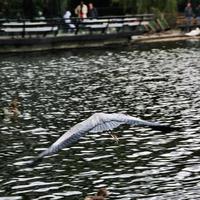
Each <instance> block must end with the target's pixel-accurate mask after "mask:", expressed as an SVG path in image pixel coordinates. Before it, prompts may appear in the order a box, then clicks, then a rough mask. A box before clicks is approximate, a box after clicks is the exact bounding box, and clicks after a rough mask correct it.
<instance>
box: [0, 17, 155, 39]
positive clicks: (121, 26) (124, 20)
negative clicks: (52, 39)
mask: <svg viewBox="0 0 200 200" xmlns="http://www.w3.org/2000/svg"><path fill="white" fill-rule="evenodd" d="M152 20H154V15H153V14H143V15H127V16H105V17H98V18H95V19H94V18H86V19H84V20H81V19H80V18H70V19H63V18H52V19H35V20H28V19H20V20H14V19H1V20H0V36H12V37H15V36H20V37H25V36H27V35H28V36H33V35H37V36H46V35H47V34H53V35H54V36H57V35H59V34H66V35H67V34H70V35H77V34H94V33H99V32H100V33H101V34H109V33H116V34H117V33H119V32H128V31H129V32H131V31H135V30H136V29H137V28H138V27H141V26H145V25H147V24H148V23H149V22H150V21H152Z"/></svg>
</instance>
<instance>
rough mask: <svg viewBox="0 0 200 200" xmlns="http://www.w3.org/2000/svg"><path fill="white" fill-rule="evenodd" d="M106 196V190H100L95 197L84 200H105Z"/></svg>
mask: <svg viewBox="0 0 200 200" xmlns="http://www.w3.org/2000/svg"><path fill="white" fill-rule="evenodd" d="M108 195H109V194H108V191H107V189H106V188H100V189H99V190H98V192H97V194H96V195H95V196H87V197H85V199H84V200H105V199H106V198H107V197H108Z"/></svg>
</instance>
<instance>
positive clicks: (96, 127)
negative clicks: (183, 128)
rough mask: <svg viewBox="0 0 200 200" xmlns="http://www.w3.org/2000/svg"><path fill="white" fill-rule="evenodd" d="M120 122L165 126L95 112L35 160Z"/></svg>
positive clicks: (156, 126) (111, 128) (125, 116)
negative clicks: (86, 135)
mask: <svg viewBox="0 0 200 200" xmlns="http://www.w3.org/2000/svg"><path fill="white" fill-rule="evenodd" d="M121 124H129V125H139V126H150V127H155V128H161V129H162V128H166V127H167V126H165V125H161V124H159V123H154V122H148V121H145V120H141V119H138V118H135V117H132V116H129V115H125V114H117V113H113V114H105V113H96V114H93V115H92V116H91V117H89V118H88V119H86V120H85V121H83V122H81V123H78V124H76V125H75V126H73V127H72V128H71V129H70V130H69V131H67V132H66V133H65V134H63V135H62V136H61V137H60V138H59V139H58V140H57V141H56V142H54V143H53V144H52V145H51V146H50V147H49V148H48V149H47V150H45V151H44V152H42V153H41V154H40V155H39V156H38V157H37V158H36V160H35V161H34V162H33V164H34V163H36V162H37V161H39V160H41V159H42V158H43V157H44V156H48V155H52V154H54V153H57V152H58V151H59V150H60V149H62V148H64V147H70V146H71V145H72V144H73V143H75V142H77V141H78V140H79V139H80V137H82V136H84V135H85V134H86V133H87V132H91V133H96V132H103V131H108V130H113V129H114V128H116V127H118V126H119V125H121Z"/></svg>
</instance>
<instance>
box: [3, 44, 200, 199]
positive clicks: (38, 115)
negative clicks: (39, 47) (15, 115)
mask: <svg viewBox="0 0 200 200" xmlns="http://www.w3.org/2000/svg"><path fill="white" fill-rule="evenodd" d="M199 50H200V49H199V46H198V45H197V46H196V47H192V45H191V46H189V45H188V44H184V45H180V46H173V47H170V48H168V46H167V45H166V44H165V46H163V45H160V47H156V46H151V47H150V48H146V49H145V48H143V49H142V48H135V49H127V50H104V51H101V50H98V51H97V50H96V51H88V52H83V51H82V52H71V53H69V52H59V53H58V52H57V53H49V54H42V55H40V54H26V55H11V56H9V55H6V56H1V58H0V80H1V82H0V94H1V96H0V106H1V107H6V106H7V105H8V104H9V102H10V101H11V99H12V97H13V96H15V95H16V94H17V95H18V96H19V99H20V110H21V112H22V115H21V116H20V117H19V119H17V120H13V119H10V120H3V119H1V123H0V141H1V142H0V159H1V162H0V170H1V173H0V200H5V199H9V200H15V199H17V200H18V199H37V200H40V199H69V200H73V199H83V197H84V196H86V195H87V194H94V193H95V192H96V191H97V189H98V188H101V187H106V188H107V189H108V190H109V191H110V198H109V199H113V200H118V199H119V200H129V199H140V200H144V199H145V200H147V199H148V200H150V199H159V200H160V199H199V198H200V193H199V189H200V175H199V174H200V173H199V172H200V161H199V151H200V135H199V131H200V128H199V119H200V114H199V111H200V106H199V101H200V97H199V96H200V88H199V87H200V85H199V83H200V68H199V62H200V53H199ZM94 112H123V113H128V114H130V115H132V116H136V117H141V118H143V119H147V120H151V121H159V122H162V123H169V124H173V125H178V126H183V127H184V129H183V130H182V131H179V132H177V131H174V132H171V133H167V134H163V133H161V132H159V131H153V130H151V129H149V128H135V127H128V126H122V127H119V128H117V129H116V130H115V131H114V132H115V133H116V134H118V135H119V139H120V140H119V144H117V143H115V142H114V141H113V140H111V138H110V136H109V135H108V134H107V133H103V134H98V133H97V134H88V135H86V136H85V137H83V138H82V139H81V140H80V142H79V143H77V144H76V145H74V146H73V147H71V148H65V149H64V150H63V151H61V152H60V153H59V154H58V155H54V156H51V157H49V158H46V159H45V160H44V162H42V163H41V164H39V165H38V166H37V167H35V168H33V169H31V168H28V167H26V165H25V164H26V163H27V162H28V161H30V160H31V159H32V158H34V157H35V156H36V155H37V154H38V153H39V152H41V151H42V150H44V149H45V148H47V147H48V146H49V145H50V144H51V143H52V142H54V141H55V140H56V139H57V138H58V137H59V136H60V135H62V134H63V133H64V132H65V131H66V130H67V129H69V128H70V127H71V126H73V125H75V124H76V123H78V122H80V121H82V120H84V119H86V118H87V117H89V116H90V115H91V114H93V113H94Z"/></svg>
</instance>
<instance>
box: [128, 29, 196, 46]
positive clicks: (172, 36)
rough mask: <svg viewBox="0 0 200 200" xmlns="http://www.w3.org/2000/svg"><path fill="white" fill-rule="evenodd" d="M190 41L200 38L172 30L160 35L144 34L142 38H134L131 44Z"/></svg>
mask: <svg viewBox="0 0 200 200" xmlns="http://www.w3.org/2000/svg"><path fill="white" fill-rule="evenodd" d="M189 39H199V40H200V35H199V36H187V35H185V34H184V33H183V32H181V31H179V30H175V29H174V30H170V31H165V32H160V33H153V34H144V35H141V36H132V37H131V42H132V44H134V43H140V44H142V43H156V42H173V41H184V40H189Z"/></svg>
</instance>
